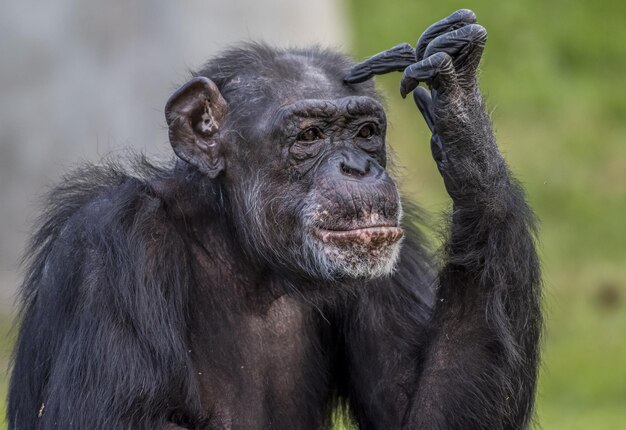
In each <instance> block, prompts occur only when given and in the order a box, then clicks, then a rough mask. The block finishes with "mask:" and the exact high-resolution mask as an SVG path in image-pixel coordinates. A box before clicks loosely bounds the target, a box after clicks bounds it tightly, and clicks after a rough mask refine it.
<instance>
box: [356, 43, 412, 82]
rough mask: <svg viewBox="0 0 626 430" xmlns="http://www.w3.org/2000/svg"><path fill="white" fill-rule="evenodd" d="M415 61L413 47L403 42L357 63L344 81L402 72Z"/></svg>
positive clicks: (360, 80)
mask: <svg viewBox="0 0 626 430" xmlns="http://www.w3.org/2000/svg"><path fill="white" fill-rule="evenodd" d="M413 63H415V51H414V50H413V47H412V46H411V45H409V44H408V43H402V44H400V45H396V46H394V47H393V48H390V49H388V50H386V51H383V52H380V53H378V54H376V55H374V56H373V57H370V58H368V59H367V60H365V61H363V62H361V63H359V64H357V65H355V66H354V67H352V68H351V69H350V72H349V73H348V75H347V76H346V77H345V78H344V81H345V82H347V83H349V84H356V83H360V82H364V81H366V80H368V79H370V78H371V77H372V76H374V75H382V74H385V73H389V72H401V71H403V70H404V69H406V68H407V67H408V66H409V65H411V64H413Z"/></svg>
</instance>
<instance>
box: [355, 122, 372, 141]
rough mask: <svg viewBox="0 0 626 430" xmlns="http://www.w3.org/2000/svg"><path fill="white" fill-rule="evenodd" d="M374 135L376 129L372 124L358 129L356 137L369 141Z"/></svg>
mask: <svg viewBox="0 0 626 430" xmlns="http://www.w3.org/2000/svg"><path fill="white" fill-rule="evenodd" d="M374 134H376V127H375V126H374V124H365V125H364V126H363V127H361V128H360V129H359V132H358V133H357V136H359V137H360V138H362V139H369V138H370V137H372V136H373V135H374Z"/></svg>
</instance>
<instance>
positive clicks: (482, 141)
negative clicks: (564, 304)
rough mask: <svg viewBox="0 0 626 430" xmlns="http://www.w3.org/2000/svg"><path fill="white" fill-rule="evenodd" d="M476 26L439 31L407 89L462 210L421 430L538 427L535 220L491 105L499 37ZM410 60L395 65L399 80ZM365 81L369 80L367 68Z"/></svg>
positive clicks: (429, 361)
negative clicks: (493, 46)
mask: <svg viewBox="0 0 626 430" xmlns="http://www.w3.org/2000/svg"><path fill="white" fill-rule="evenodd" d="M475 22H476V17H475V15H474V13H473V12H471V11H468V10H461V11H457V12H455V13H454V14H452V15H451V16H450V17H448V18H446V19H444V20H442V21H440V22H438V23H436V24H433V25H432V26H431V27H429V28H428V29H427V30H426V31H425V32H424V34H423V35H422V36H421V37H420V39H419V41H418V44H417V47H416V50H415V53H416V58H415V62H414V63H413V64H411V65H409V66H408V67H407V68H406V69H405V71H404V75H403V77H402V81H401V94H402V95H403V96H406V95H407V94H409V93H411V92H413V97H414V100H415V102H416V104H417V106H418V108H419V109H420V111H421V112H422V114H423V116H424V118H425V120H426V123H427V124H428V126H429V128H430V129H431V131H432V133H433V136H432V139H431V147H432V153H433V157H434V158H435V161H436V163H437V166H438V168H439V171H440V172H441V175H442V177H443V180H444V184H445V186H446V189H447V191H448V193H449V195H450V197H451V199H452V203H453V210H452V215H451V224H450V233H449V238H448V240H447V243H446V245H445V262H444V264H443V266H442V269H441V271H440V273H439V277H438V280H439V286H438V291H437V301H436V304H435V308H434V311H433V315H432V318H431V320H430V324H429V327H428V330H429V335H428V339H429V341H428V343H427V345H426V353H425V355H424V357H425V358H424V361H423V362H422V363H420V364H419V369H418V372H419V377H418V382H417V386H416V387H415V391H414V393H413V397H412V399H411V401H410V405H409V410H408V412H407V414H406V415H405V418H404V425H405V427H406V428H411V429H413V428H417V429H483V428H484V429H491V430H493V429H522V428H526V427H527V426H528V424H529V421H530V419H531V416H532V409H533V402H534V392H535V382H536V376H537V364H538V352H537V345H538V341H539V335H540V331H541V317H540V289H539V286H540V273H539V263H538V259H537V255H536V252H535V247H534V241H533V215H532V212H531V210H530V209H529V207H528V206H527V204H526V202H525V199H524V194H523V191H522V189H521V188H520V186H519V184H518V183H517V182H516V181H515V179H514V178H512V176H511V174H510V172H509V171H508V169H507V166H506V164H505V162H504V160H503V158H502V156H501V154H500V152H499V150H498V147H497V145H496V141H495V138H494V135H493V132H492V130H491V124H490V121H489V117H488V115H487V113H486V111H485V108H484V104H483V100H482V98H481V96H480V92H479V89H478V85H477V79H476V70H477V67H478V64H479V61H480V57H481V54H482V52H483V48H484V46H485V42H486V39H487V33H486V31H485V29H484V28H483V27H481V26H480V25H477V24H476V23H475ZM388 57H390V56H388ZM391 57H393V56H391ZM405 57H406V55H403V56H402V57H399V56H398V57H397V58H395V59H393V58H392V59H391V60H390V64H391V65H390V67H389V71H392V70H397V69H398V64H397V63H398V61H400V62H402V61H406V60H405ZM378 58H379V60H378V62H379V63H380V58H381V57H380V56H379V57H378ZM383 58H384V57H383ZM355 69H356V70H357V71H361V75H359V80H363V73H362V70H363V69H364V67H363V66H360V67H359V66H357V68H355ZM365 69H366V68H365ZM382 69H384V68H383V67H381V66H380V64H377V67H376V69H375V70H376V71H375V72H374V73H376V74H377V73H381V70H382ZM374 73H372V74H374ZM347 81H350V77H348V78H347ZM420 83H425V84H426V85H427V86H428V88H429V89H430V91H428V90H426V89H425V88H423V87H419V86H418V85H419V84H420Z"/></svg>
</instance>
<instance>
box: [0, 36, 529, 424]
mask: <svg viewBox="0 0 626 430" xmlns="http://www.w3.org/2000/svg"><path fill="white" fill-rule="evenodd" d="M285 55H287V56H288V57H289V56H295V57H296V60H294V63H292V62H290V60H289V61H287V62H284V61H282V60H277V58H283V59H284V57H285ZM302 58H307V59H308V60H307V61H310V62H313V63H314V64H316V65H317V66H319V67H320V68H321V69H322V70H323V71H324V73H325V74H326V76H327V77H328V80H329V82H330V84H329V86H328V87H327V88H326V89H325V91H327V92H329V93H333V94H335V95H352V94H370V95H372V96H374V97H376V95H375V93H374V92H373V91H374V90H373V86H372V85H371V83H364V84H358V85H349V84H344V83H342V78H343V76H344V75H345V74H346V72H347V71H348V70H349V69H350V68H351V67H352V66H353V63H352V62H350V61H349V60H347V59H346V58H345V57H343V56H340V55H339V54H336V53H333V52H329V51H322V50H318V49H312V50H307V51H278V50H274V49H270V48H267V47H265V46H261V45H252V46H250V45H249V46H245V47H243V48H240V49H234V50H231V51H229V52H227V53H226V54H224V55H222V56H221V57H218V58H216V59H214V60H213V61H212V62H211V63H209V64H208V65H207V66H206V67H205V68H204V69H203V70H201V71H200V72H198V74H197V75H198V76H207V77H210V78H211V79H212V80H213V81H214V82H215V83H216V84H217V86H218V87H219V88H220V90H221V92H222V94H223V95H224V98H225V99H226V100H227V101H228V103H229V106H230V107H231V109H232V111H231V114H232V115H231V116H230V117H229V118H230V119H229V120H228V121H230V122H229V123H228V130H230V131H231V132H232V133H233V134H236V135H238V136H240V138H241V139H242V140H241V141H240V142H241V144H242V145H243V144H246V143H247V142H244V141H243V140H244V139H245V138H249V134H247V130H248V129H251V128H252V127H253V123H254V121H255V118H256V116H258V115H259V112H262V109H263V106H265V105H267V103H275V101H276V99H277V98H279V97H280V91H281V88H286V87H284V84H283V83H284V82H285V81H289V80H291V81H294V82H300V81H301V80H302V76H301V72H302V67H305V66H304V64H306V62H304V61H303V60H302ZM293 64H296V65H297V66H298V65H299V66H298V67H300V69H298V67H296V66H294V65H293ZM298 85H300V84H298ZM301 85H302V86H304V85H305V84H304V83H303V84H301ZM333 85H334V86H335V87H332V86H333ZM331 95H332V94H325V93H324V94H321V95H320V97H327V96H331ZM479 108H480V107H477V109H479ZM480 109H482V108H480ZM481 118H482V117H481ZM483 121H487V122H488V120H487V119H486V116H485V117H484V118H483ZM456 131H457V132H460V130H456ZM252 143H254V142H252ZM252 143H249V144H252ZM254 167H255V168H259V169H260V170H261V171H262V167H261V166H254ZM239 180H240V181H242V182H246V181H252V180H253V178H246V177H241V178H239ZM227 181H228V179H227V178H224V176H219V177H218V178H216V179H215V180H211V179H209V178H206V177H205V176H203V175H201V174H200V173H199V172H198V171H197V170H195V169H194V168H193V167H191V166H188V165H187V164H185V163H183V162H181V161H178V162H177V163H173V164H171V165H168V166H165V167H156V166H153V165H151V164H150V163H149V162H147V161H146V160H142V159H139V160H138V161H136V162H135V163H134V165H133V166H131V167H130V168H122V167H120V166H119V165H116V164H115V163H105V164H103V165H101V166H87V167H85V168H83V169H80V170H78V171H76V172H75V173H74V174H73V175H71V176H70V177H68V178H66V179H65V180H64V181H62V183H61V185H60V186H58V187H57V188H55V189H54V190H53V191H52V192H51V193H50V195H49V198H48V203H47V205H46V212H45V213H44V215H43V216H42V218H41V223H40V227H39V229H38V230H37V232H36V233H35V235H34V236H33V239H32V242H31V246H30V248H29V250H28V252H27V259H26V261H27V265H26V278H25V281H24V284H23V286H22V290H21V304H20V306H21V327H20V332H19V337H18V342H17V347H16V351H15V359H14V367H13V373H12V377H11V384H10V393H9V409H8V421H9V427H10V428H11V429H53V428H54V429H57V428H58V429H113V428H124V429H130V428H133V429H157V428H178V427H176V426H180V428H188V429H209V428H210V429H213V428H231V426H232V427H233V428H251V427H254V428H284V429H319V428H327V427H330V426H331V419H332V413H333V411H334V410H335V408H336V407H337V406H338V405H340V404H344V405H346V406H347V407H348V409H349V411H350V416H351V417H352V419H353V420H354V422H356V423H357V424H358V426H359V428H361V429H394V428H425V429H426V428H428V429H447V428H458V429H474V428H485V429H518V428H523V427H525V426H526V425H527V424H528V422H529V419H530V417H531V414H532V405H533V396H534V388H535V380H536V369H537V362H538V358H537V341H538V336H539V330H540V316H539V291H538V285H539V272H538V263H537V257H536V254H535V251H534V246H533V239H532V236H531V235H532V231H533V230H532V214H531V212H530V210H529V209H528V207H527V206H526V204H525V202H524V197H523V194H522V192H521V190H520V188H519V186H517V185H516V183H515V182H514V180H512V179H509V176H508V173H507V170H506V167H505V166H504V165H503V164H502V165H501V168H500V170H498V174H497V175H496V179H494V183H495V185H494V183H490V184H489V185H490V186H489V187H488V190H489V195H483V194H481V197H480V198H478V197H474V198H473V199H472V202H473V203H472V204H462V205H458V204H457V203H456V202H455V208H454V211H453V213H452V215H451V217H450V218H451V224H450V238H449V240H448V241H447V246H446V248H445V253H444V258H443V261H442V264H441V268H440V272H439V275H437V269H436V267H435V264H434V263H433V259H432V257H431V254H430V252H429V251H428V249H427V246H426V243H425V241H424V239H423V238H422V236H421V234H420V233H419V231H418V229H417V228H416V223H417V222H418V221H419V219H418V217H417V215H416V214H417V211H415V210H411V209H410V206H409V205H408V203H406V202H405V221H404V230H405V235H406V237H405V240H404V243H403V247H402V250H401V255H400V260H399V263H398V266H397V270H396V271H395V273H394V274H393V275H392V276H391V277H384V278H380V279H375V280H371V281H364V280H350V279H335V280H326V281H321V280H315V279H312V278H311V277H309V276H307V275H306V274H299V273H296V272H294V271H291V270H289V269H288V268H285V267H284V266H283V265H281V264H279V262H277V261H273V260H272V259H271V258H269V257H268V259H267V260H264V259H263V258H259V257H258V256H256V255H254V253H253V252H251V251H250V250H249V248H250V247H254V242H253V243H248V242H247V241H249V240H250V238H254V237H257V236H258V235H259V234H262V232H259V231H252V229H253V228H254V227H253V226H251V225H250V224H248V223H246V218H245V216H241V214H239V213H236V211H238V210H241V207H240V206H239V205H240V203H239V202H238V200H236V198H235V197H233V196H232V195H230V194H229V193H228V187H227V185H225V182H227ZM481 189H484V188H481ZM276 192H280V190H277V191H276ZM291 198H297V197H296V196H291ZM407 208H408V209H407ZM265 240H270V241H271V238H265ZM207 399H210V401H207Z"/></svg>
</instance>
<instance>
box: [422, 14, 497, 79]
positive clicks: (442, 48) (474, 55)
mask: <svg viewBox="0 0 626 430" xmlns="http://www.w3.org/2000/svg"><path fill="white" fill-rule="evenodd" d="M486 42H487V30H485V28H484V27H483V26H481V25H478V24H470V25H466V26H465V27H462V28H459V29H458V30H455V31H451V32H449V33H445V34H442V35H441V36H439V37H437V38H436V39H434V40H433V41H432V42H430V43H429V44H428V46H427V47H426V51H425V52H424V55H425V56H426V58H428V57H430V56H431V55H433V54H435V53H437V52H445V53H446V54H448V55H449V56H450V57H452V58H453V63H454V65H455V66H456V67H459V66H460V67H465V68H470V69H471V68H474V69H475V68H476V67H477V66H478V63H479V62H480V56H481V55H482V52H483V50H484V48H485V43H486ZM459 71H460V70H459Z"/></svg>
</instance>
